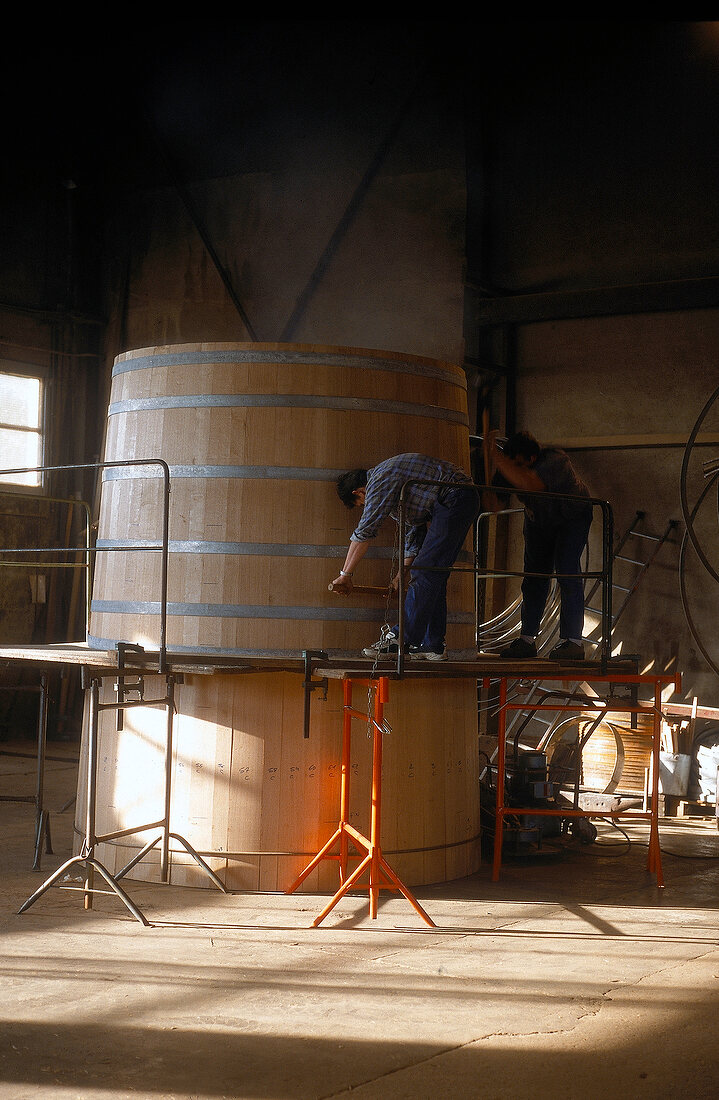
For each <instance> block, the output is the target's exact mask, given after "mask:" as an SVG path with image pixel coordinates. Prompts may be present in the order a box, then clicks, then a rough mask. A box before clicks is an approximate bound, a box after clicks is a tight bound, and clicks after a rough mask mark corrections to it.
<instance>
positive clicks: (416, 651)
mask: <svg viewBox="0 0 719 1100" xmlns="http://www.w3.org/2000/svg"><path fill="white" fill-rule="evenodd" d="M409 655H410V657H411V658H412V660H413V661H446V660H447V650H446V649H442V650H438V649H422V647H421V646H418V645H411V646H410V647H409Z"/></svg>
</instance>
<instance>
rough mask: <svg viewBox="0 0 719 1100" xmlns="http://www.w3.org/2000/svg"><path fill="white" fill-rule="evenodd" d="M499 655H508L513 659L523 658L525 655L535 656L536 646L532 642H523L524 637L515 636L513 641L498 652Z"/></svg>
mask: <svg viewBox="0 0 719 1100" xmlns="http://www.w3.org/2000/svg"><path fill="white" fill-rule="evenodd" d="M499 656H500V657H509V658H510V659H512V658H514V660H515V661H516V660H523V659H524V658H526V657H536V656H537V647H536V645H535V644H534V642H525V640H524V638H515V639H514V641H513V642H512V643H511V644H510V645H508V646H507V648H506V649H502V650H500V652H499Z"/></svg>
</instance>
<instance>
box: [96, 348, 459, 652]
mask: <svg viewBox="0 0 719 1100" xmlns="http://www.w3.org/2000/svg"><path fill="white" fill-rule="evenodd" d="M404 451H422V452H423V453H425V454H429V455H431V456H434V457H438V458H443V459H447V460H449V461H451V462H455V463H456V464H457V465H459V466H461V467H463V468H464V469H465V470H466V471H467V472H469V430H468V417H467V397H466V379H465V375H464V371H463V370H462V369H461V368H460V367H458V366H456V365H453V364H449V363H442V362H439V361H437V360H431V359H422V358H420V357H417V356H406V355H399V354H396V353H392V352H381V353H380V352H369V351H362V350H357V349H347V348H321V347H318V346H297V345H282V344H195V345H180V346H177V347H160V348H145V349H143V350H141V351H131V352H127V353H126V354H124V355H121V356H119V357H118V359H117V361H116V363H115V367H114V371H113V380H112V391H111V397H110V407H109V413H108V429H107V442H106V449H105V462H108V463H110V462H117V463H122V462H125V463H128V464H127V465H125V466H122V465H119V466H115V467H111V468H108V469H106V470H105V471H104V473H103V487H102V504H101V512H100V521H99V532H98V540H97V546H98V548H99V549H100V550H104V549H107V551H108V552H107V553H98V555H97V564H96V575H95V585H94V596H93V601H92V608H91V626H90V644H91V645H93V646H95V647H97V648H103V649H104V648H107V646H108V644H110V645H114V643H115V642H116V641H118V640H123V641H129V642H137V643H140V644H144V645H146V646H147V647H148V648H157V646H158V644H159V638H160V607H161V596H162V586H161V555H160V553H158V552H157V551H156V550H149V549H148V550H146V551H145V550H142V548H143V547H149V546H157V545H158V544H159V543H160V542H161V538H162V509H163V480H162V469H161V467H160V466H159V465H154V466H153V465H147V466H142V465H140V466H138V465H130V464H129V462H130V461H132V462H137V461H138V460H142V459H163V460H164V461H165V462H166V463H167V464H168V465H169V468H170V482H171V492H170V509H169V524H170V529H169V571H168V592H167V646H168V649H170V650H172V651H175V652H193V653H223V654H227V653H231V654H237V655H242V656H254V655H260V654H261V655H265V656H288V655H292V654H298V653H301V652H302V651H303V650H305V649H323V650H325V651H326V652H328V653H329V654H330V655H333V656H335V655H337V656H344V655H356V654H357V652H358V651H359V650H360V649H361V648H362V647H363V646H364V645H367V644H368V641H371V640H373V638H374V636H378V624H380V623H381V622H382V621H383V619H384V614H385V612H384V608H383V607H382V606H380V605H378V601H377V600H376V599H375V600H368V601H361V600H359V601H358V600H357V599H356V598H353V599H352V601H351V602H349V601H347V600H340V599H339V598H338V597H337V596H336V595H333V594H332V593H330V592H328V590H327V585H328V582H329V581H330V580H332V579H333V578H334V577H335V576H336V575H337V572H338V569H339V566H340V565H341V564H342V561H343V560H344V555H345V553H346V549H347V543H348V539H349V535H350V534H351V532H352V529H353V527H354V524H355V523H356V522H357V520H358V518H359V515H358V512H355V513H350V512H348V511H347V509H345V508H344V506H343V505H342V504H341V503H340V501H339V498H338V497H337V492H336V479H337V477H338V475H339V474H340V473H342V472H343V471H344V470H348V469H352V468H354V467H357V466H363V467H370V466H373V465H376V464H377V463H378V462H381V461H382V460H383V459H386V458H390V457H391V456H392V455H394V454H400V453H402V452H404ZM386 528H387V529H386V530H385V531H383V532H382V535H381V537H380V538H379V539H378V541H377V544H376V545H373V547H372V549H371V550H370V552H369V555H368V557H367V558H366V559H365V561H364V562H363V564H362V566H361V571H362V577H361V580H362V583H364V584H367V585H373V586H382V585H384V586H386V585H387V583H388V581H389V578H390V575H391V572H392V560H393V556H394V555H395V553H396V551H395V548H394V539H395V536H396V525H395V524H394V523H392V522H390V523H388V524H387V525H386ZM126 546H127V547H129V548H130V550H131V552H130V553H119V552H118V550H119V548H121V547H126ZM357 579H358V580H359V577H358V578H357ZM450 585H451V588H450V597H451V598H450V605H451V611H450V616H449V629H448V636H447V644H448V648H449V649H451V650H456V651H460V652H466V651H469V650H473V649H474V650H475V651H476V647H475V640H474V613H473V597H472V583H471V579H470V578H469V576H468V575H466V574H465V575H464V576H463V577H459V576H457V577H453V578H452V579H451V580H450Z"/></svg>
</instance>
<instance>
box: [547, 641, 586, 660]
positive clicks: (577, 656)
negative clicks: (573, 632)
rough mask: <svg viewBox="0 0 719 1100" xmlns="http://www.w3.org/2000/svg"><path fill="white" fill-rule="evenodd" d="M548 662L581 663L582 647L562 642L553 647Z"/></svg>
mask: <svg viewBox="0 0 719 1100" xmlns="http://www.w3.org/2000/svg"><path fill="white" fill-rule="evenodd" d="M549 660H550V661H583V660H584V646H583V645H579V644H578V643H577V642H570V641H568V640H567V641H564V642H559V643H558V645H555V647H554V649H553V650H552V652H551V653H550V654H549Z"/></svg>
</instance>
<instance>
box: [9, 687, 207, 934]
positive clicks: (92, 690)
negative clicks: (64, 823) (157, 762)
mask: <svg viewBox="0 0 719 1100" xmlns="http://www.w3.org/2000/svg"><path fill="white" fill-rule="evenodd" d="M126 671H129V670H125V669H124V667H121V668H120V669H118V670H115V671H114V672H113V673H110V674H111V675H114V676H115V677H116V678H117V687H118V701H117V702H113V703H101V702H100V685H101V676H102V674H101V673H97V672H96V671H95V670H93V671H92V673H91V674H89V673H88V670H87V669H86V668H83V688H85V689H86V690H87V692H88V696H89V720H88V745H87V807H86V822H85V837H84V839H83V843H82V848H81V851H80V854H79V855H77V856H73V858H72V859H69V860H67V861H66V862H65V863H63V864H62V866H61V867H58V869H57V870H56V871H54V872H53V874H52V875H50V877H49V878H48V879H47V880H46V881H45V882H44V883H43V885H42V886H41V887H40V888H39V889H38V890H36V891H35V893H34V894H33V895H32V896H31V897H29V898H28V899H27V901H26V902H25V903H24V904H23V905H22V906H21V907H20V909H19V910H18V912H19V913H24V912H25V911H26V910H27V909H29V908H30V906H31V905H33V904H34V903H35V902H36V901H37V900H38V898H40V897H42V895H43V894H44V893H45V892H46V891H47V890H48V889H49V888H50V887H51V886H53V885H54V884H55V883H56V882H57V881H58V880H59V879H61V878H62V877H63V876H64V875H67V872H68V870H69V869H70V868H71V867H76V866H82V867H84V868H85V872H86V873H85V882H84V885H83V886H82V887H78V889H80V890H82V893H83V894H84V904H85V909H92V899H93V894H95V893H109V892H110V891H111V892H113V893H114V894H115V895H116V896H117V897H118V898H119V899H120V901H122V903H123V904H124V905H125V906H126V908H127V909H128V910H129V911H130V913H132V915H133V917H135V919H136V920H138V921H140V923H141V924H144V925H146V926H149V924H150V922H149V921H148V920H147V919H146V917H145V916H144V915H143V913H141V912H140V910H139V909H138V907H137V906H136V905H135V903H134V902H133V901H132V899H131V898H130V897H129V896H128V894H127V893H126V892H125V891H124V890H123V889H122V887H121V886H120V885H119V884H118V880H119V879H121V878H123V876H124V875H126V874H127V872H128V871H130V870H131V869H132V868H133V867H135V866H136V865H137V864H138V863H139V862H140V861H141V860H142V859H144V858H145V856H146V855H147V854H148V853H149V852H151V851H152V850H153V848H156V847H157V845H158V844H159V845H160V878H161V881H162V882H164V883H166V882H168V881H169V850H170V839H171V838H172V839H173V840H175V841H177V842H178V843H179V844H180V845H181V846H182V847H183V848H185V850H186V851H187V852H188V853H189V854H190V855H191V856H192V858H193V859H194V860H195V862H196V863H197V864H198V866H199V867H201V868H202V870H203V871H204V872H205V873H206V874H207V875H208V877H209V878H210V879H211V880H212V882H213V883H214V885H215V886H216V887H217V888H218V890H221V891H222V892H223V893H225V894H226V893H227V890H226V888H225V885H224V883H223V882H222V881H221V879H219V878H218V877H217V875H216V874H215V872H214V871H213V870H212V868H211V867H209V866H208V864H207V863H206V862H205V861H204V860H203V859H202V857H201V856H200V855H199V854H198V853H197V852H196V851H195V850H194V849H193V848H192V847H191V846H190V844H188V842H187V841H186V840H185V838H184V837H182V836H180V835H179V834H178V833H173V832H171V831H170V800H171V787H172V737H173V718H174V713H175V683H176V682H177V679H178V677H177V676H175V675H173V674H172V673H168V672H166V673H165V681H166V686H167V690H166V695H165V696H164V697H163V698H162V699H153V700H146V699H143V698H140V699H138V700H129V699H125V698H124V695H125V692H126V691H138V692H139V693H140V696H142V694H143V682H142V675H141V674H139V675H138V680H137V682H136V683H134V684H132V685H126V684H125V680H124V676H123V673H124V672H126ZM153 706H163V707H166V708H167V735H166V741H165V797H164V813H163V817H162V818H161V819H160V820H159V821H152V822H149V823H147V824H144V825H138V826H135V827H133V828H128V829H121V830H118V831H116V832H112V833H103V834H102V835H98V834H97V833H96V832H95V819H96V808H97V760H98V729H99V716H100V713H101V711H104V710H114V711H116V712H117V716H118V717H117V722H118V728H119V729H121V728H122V713H123V711H124V710H126V709H128V708H131V707H153ZM150 829H158V830H159V832H158V833H157V835H156V836H155V837H154V839H153V840H151V841H150V842H149V843H148V844H146V845H145V846H144V848H142V849H141V850H140V851H139V852H138V853H137V855H135V856H134V857H133V858H132V859H131V860H130V862H129V863H127V864H126V865H125V866H124V867H123V868H122V869H121V870H120V871H118V872H116V873H115V874H114V875H113V874H111V873H110V872H109V871H108V870H107V868H106V867H104V866H103V864H102V863H101V862H100V861H99V860H98V859H97V858H96V856H95V849H96V847H97V845H98V844H103V843H106V842H107V841H110V840H115V839H117V838H118V837H121V836H133V835H135V834H137V833H143V832H147V831H149V830H150ZM95 872H97V874H99V875H100V876H101V878H103V879H104V880H105V882H106V883H107V885H108V886H109V887H110V891H107V890H103V891H98V890H96V889H95V888H94V876H95Z"/></svg>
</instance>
